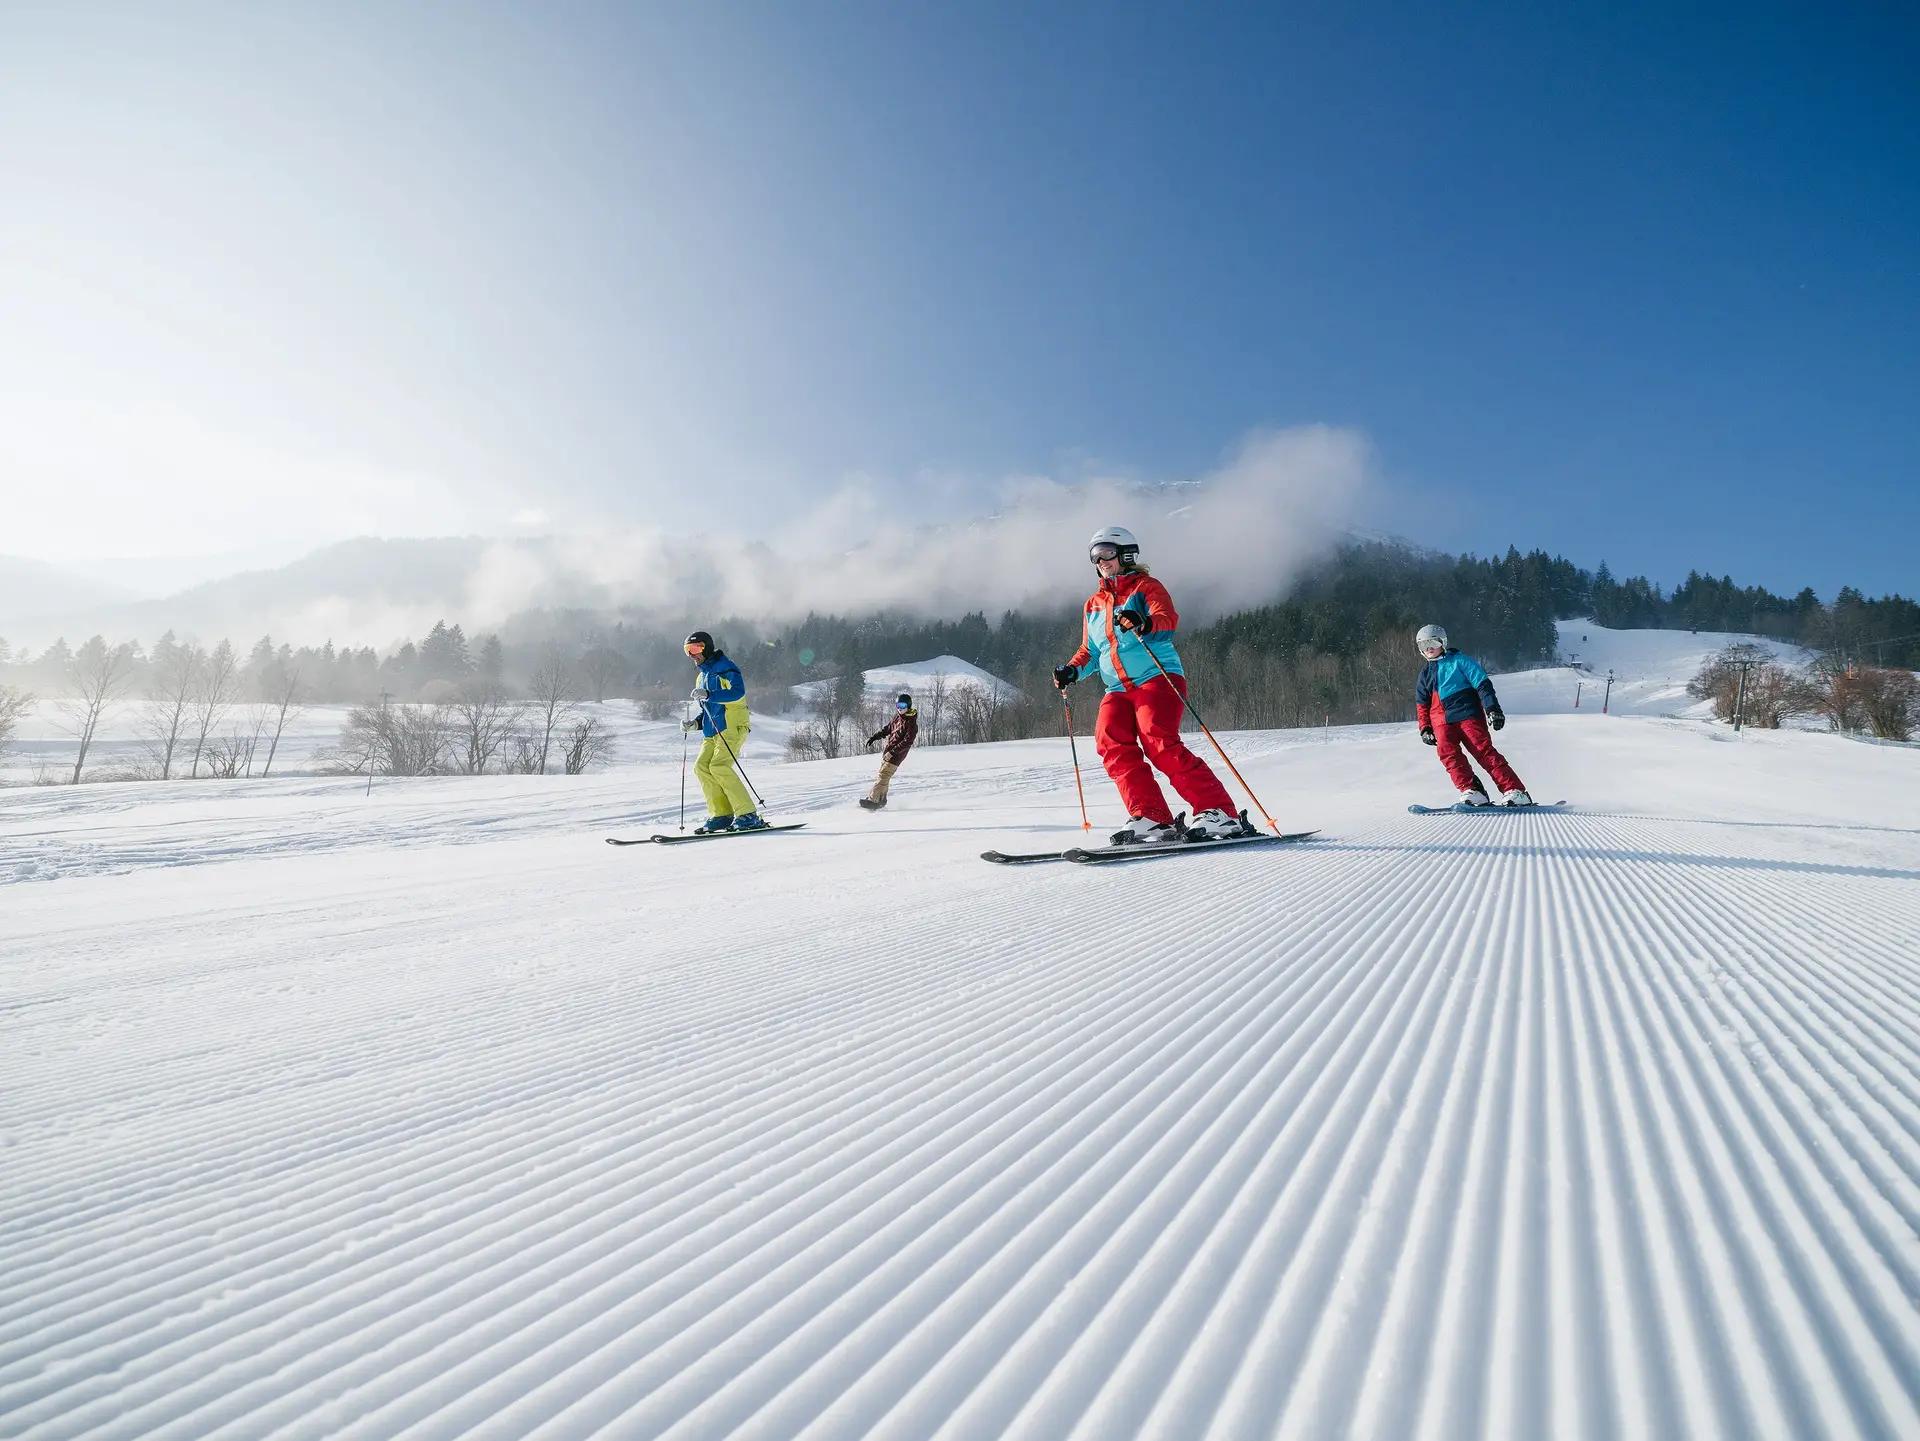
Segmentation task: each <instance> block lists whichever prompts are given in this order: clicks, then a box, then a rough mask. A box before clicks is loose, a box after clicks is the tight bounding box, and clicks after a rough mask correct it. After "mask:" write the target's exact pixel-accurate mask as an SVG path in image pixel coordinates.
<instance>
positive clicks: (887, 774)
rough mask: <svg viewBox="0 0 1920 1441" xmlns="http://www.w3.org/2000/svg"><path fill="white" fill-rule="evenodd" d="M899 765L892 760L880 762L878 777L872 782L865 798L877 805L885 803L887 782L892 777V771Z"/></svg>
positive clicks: (897, 768)
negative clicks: (871, 787) (871, 786)
mask: <svg viewBox="0 0 1920 1441" xmlns="http://www.w3.org/2000/svg"><path fill="white" fill-rule="evenodd" d="M899 769H900V767H899V766H897V765H895V764H894V763H893V762H892V761H881V762H880V779H879V780H877V781H875V782H874V783H873V789H872V790H870V791H868V792H867V799H868V800H870V801H872V802H873V803H874V804H875V805H877V806H883V805H885V804H886V803H887V782H889V781H891V780H892V779H893V773H894V772H895V771H897V770H899Z"/></svg>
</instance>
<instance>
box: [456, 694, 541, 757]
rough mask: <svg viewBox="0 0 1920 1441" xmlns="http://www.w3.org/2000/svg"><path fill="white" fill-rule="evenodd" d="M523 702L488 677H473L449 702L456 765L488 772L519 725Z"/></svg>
mask: <svg viewBox="0 0 1920 1441" xmlns="http://www.w3.org/2000/svg"><path fill="white" fill-rule="evenodd" d="M522 709H523V708H522V707H521V705H520V704H519V703H518V702H517V701H515V700H513V699H512V698H511V697H510V696H508V694H507V692H506V691H505V690H504V689H503V688H502V687H501V686H499V685H497V684H495V683H494V682H492V681H489V680H477V681H470V682H469V683H468V684H466V685H465V686H463V687H461V690H460V695H459V697H458V698H457V699H456V700H454V701H452V702H450V703H449V704H448V706H447V717H448V723H449V725H450V727H451V730H452V736H453V741H452V750H453V759H454V764H455V766H456V768H457V769H459V770H461V771H463V772H464V773H466V774H467V775H470V776H477V775H485V774H486V770H487V767H488V766H490V765H492V764H493V762H494V759H495V757H497V756H499V755H501V754H502V752H503V751H504V750H505V748H506V747H507V745H508V743H509V742H510V741H511V740H512V739H513V737H514V735H515V733H516V732H517V731H518V730H519V728H520V718H521V714H522Z"/></svg>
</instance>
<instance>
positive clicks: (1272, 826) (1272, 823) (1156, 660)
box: [1140, 636, 1280, 836]
mask: <svg viewBox="0 0 1920 1441" xmlns="http://www.w3.org/2000/svg"><path fill="white" fill-rule="evenodd" d="M1140 648H1141V649H1142V650H1144V651H1145V652H1146V653H1147V658H1148V659H1149V660H1151V661H1152V662H1153V668H1154V669H1155V670H1157V671H1159V672H1160V675H1161V678H1162V679H1163V680H1165V681H1166V683H1167V684H1168V685H1170V686H1173V693H1174V694H1175V695H1177V696H1179V697H1180V704H1181V705H1183V706H1185V707H1186V708H1187V709H1188V710H1189V711H1191V712H1192V713H1193V718H1194V720H1195V721H1196V722H1198V723H1199V726H1200V733H1201V734H1202V735H1204V736H1205V737H1206V738H1207V739H1208V740H1210V741H1213V748H1214V749H1215V750H1216V751H1219V752H1220V759H1221V760H1223V761H1226V765H1227V769H1228V770H1230V771H1232V772H1233V778H1234V779H1235V780H1237V781H1239V782H1240V789H1241V790H1243V791H1245V792H1246V793H1247V795H1248V796H1249V797H1250V798H1251V799H1252V801H1253V806H1254V809H1255V810H1257V811H1259V812H1260V815H1261V817H1262V818H1263V819H1264V820H1265V821H1266V823H1267V828H1268V829H1269V830H1271V831H1272V832H1273V833H1274V834H1275V835H1276V836H1277V835H1279V834H1280V822H1278V821H1276V820H1275V819H1274V818H1273V817H1272V816H1270V815H1268V814H1267V808H1266V807H1265V806H1263V805H1261V804H1260V797H1258V796H1256V795H1254V794H1253V787H1252V786H1250V785H1248V784H1247V778H1246V777H1245V776H1243V775H1241V774H1240V771H1239V768H1238V767H1237V766H1235V765H1234V763H1233V762H1232V761H1230V760H1227V753H1226V751H1224V750H1221V747H1220V742H1219V741H1217V740H1214V739H1213V732H1212V731H1210V730H1208V729H1207V723H1206V721H1205V720H1204V719H1202V717H1201V715H1200V712H1199V711H1197V710H1195V709H1194V705H1193V702H1192V701H1190V700H1188V699H1187V698H1186V696H1185V695H1184V694H1182V693H1181V690H1180V687H1179V686H1177V685H1173V677H1172V676H1170V675H1168V674H1167V668H1166V667H1165V666H1163V665H1161V664H1160V657H1159V656H1157V655H1155V654H1154V653H1153V647H1152V646H1150V645H1148V644H1147V641H1146V637H1145V636H1142V637H1140Z"/></svg>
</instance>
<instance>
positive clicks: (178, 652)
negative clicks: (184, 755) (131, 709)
mask: <svg viewBox="0 0 1920 1441" xmlns="http://www.w3.org/2000/svg"><path fill="white" fill-rule="evenodd" d="M206 658H207V657H206V652H205V651H203V650H201V649H200V648H199V647H198V646H196V645H192V644H188V645H176V644H174V643H172V640H171V633H169V635H168V636H166V637H163V638H162V640H161V643H160V644H159V645H157V646H155V647H154V653H153V666H152V670H151V673H150V674H149V676H148V680H147V703H146V705H145V706H144V707H142V712H141V736H140V743H141V745H142V747H143V748H144V749H145V750H146V752H147V754H148V756H150V757H151V758H152V761H153V764H154V765H155V766H157V767H158V768H159V771H160V779H161V780H163V781H164V780H170V779H171V778H172V776H173V762H174V760H175V758H176V757H177V756H178V754H179V750H180V744H181V742H182V741H184V740H185V739H186V736H187V729H188V726H189V724H190V722H191V719H192V715H193V701H194V695H195V692H196V690H197V688H198V686H199V684H200V668H201V666H202V665H203V664H204V663H205V661H206Z"/></svg>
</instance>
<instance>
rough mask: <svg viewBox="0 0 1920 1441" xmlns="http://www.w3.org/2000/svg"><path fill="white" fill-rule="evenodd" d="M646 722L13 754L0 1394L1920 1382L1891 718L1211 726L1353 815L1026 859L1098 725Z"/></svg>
mask: <svg viewBox="0 0 1920 1441" xmlns="http://www.w3.org/2000/svg"><path fill="white" fill-rule="evenodd" d="M1588 633H1589V634H1591V632H1590V631H1589V632H1588ZM1690 639H1691V638H1690ZM1700 639H1701V640H1702V641H1705V640H1706V639H1707V638H1704V637H1702V638H1700ZM1540 674H1545V673H1544V672H1543V673H1540ZM1524 679H1525V678H1524V677H1497V678H1496V684H1497V685H1499V686H1500V688H1501V690H1502V692H1503V695H1505V694H1507V693H1509V690H1510V687H1512V686H1513V685H1514V683H1515V682H1517V681H1521V680H1524ZM1569 705H1570V699H1569ZM631 724H632V734H631V737H630V742H631V743H630V745H629V747H628V751H627V761H626V764H625V765H624V766H623V768H622V769H620V770H617V771H614V772H610V773H606V774H602V775H594V776H585V777H560V776H549V777H484V778H475V779H461V778H443V779H432V780H414V781H401V780H377V781H376V782H375V783H374V785H373V787H372V791H371V794H368V793H367V790H366V786H365V782H364V781H363V780H355V779H352V778H340V779H330V778H322V777H298V776H291V777H288V778H285V779H274V780H271V781H266V782H257V781H256V782H253V783H222V782H200V783H185V784H173V785H167V786H157V785H99V786H82V787H77V788H19V789H13V790H9V791H6V792H4V793H0V898H3V899H0V956H3V957H4V963H3V964H0V1155H3V1156H4V1158H5V1159H4V1164H0V1417H4V1418H5V1424H4V1426H3V1427H0V1431H4V1432H5V1434H7V1435H10V1436H22V1437H35V1438H39V1437H68V1436H99V1437H122V1436H124V1437H134V1436H138V1437H143V1438H144V1437H195V1438H201V1437H228V1436H230V1437H247V1438H257V1437H269V1436H272V1437H297V1436H321V1435H326V1436H341V1437H386V1436H397V1435H407V1436H419V1437H441V1436H453V1435H478V1436H502V1437H504V1436H514V1437H521V1436H551V1437H559V1436H583V1435H587V1434H596V1433H603V1434H607V1435H619V1436H647V1437H656V1436H659V1437H668V1436H672V1437H714V1436H738V1437H793V1436H814V1437H846V1436H876V1437H916V1438H918V1437H929V1436H954V1437H972V1436H1000V1435H1007V1436H1022V1437H1039V1438H1062V1437H1077V1436H1084V1437H1100V1438H1105V1437H1116V1436H1136V1435H1138V1436H1165V1437H1201V1436H1222V1437H1242V1436H1260V1437H1267V1436H1299V1437H1323V1436H1347V1435H1351V1436H1367V1437H1374V1436H1378V1437H1436V1438H1438V1437H1455V1436H1481V1435H1485V1436H1506V1437H1543V1436H1553V1437H1575V1438H1578V1437H1596V1438H1597V1437H1615V1436H1686V1437H1690V1438H1691V1437H1715V1436H1726V1437H1741V1438H1747V1437H1783V1438H1784V1437H1796V1438H1797V1437H1811V1436H1888V1437H1891V1436H1912V1435H1916V1434H1920V1309H1916V1305H1915V1297H1916V1296H1920V1234H1917V1231H1916V1228H1917V1227H1920V1069H1917V1063H1920V942H1916V939H1915V937H1916V936H1920V822H1916V820H1915V817H1916V816H1920V755H1916V753H1915V752H1914V751H1912V750H1907V749H1899V748H1891V747H1871V746H1861V745H1856V744H1853V743H1851V742H1849V741H1846V740H1844V739H1841V738H1837V737H1830V736H1825V735H1817V734H1808V733H1794V732H1755V731H1748V732H1746V733H1744V734H1742V735H1739V736H1737V737H1736V736H1734V735H1733V734H1732V733H1731V732H1730V731H1729V730H1728V729H1727V728H1726V727H1724V726H1710V725H1707V724H1704V723H1701V722H1698V721H1695V720H1689V719H1684V718H1678V717H1672V716H1658V715H1632V714H1627V715H1620V714H1615V715H1608V716H1600V715H1598V714H1597V713H1593V712H1590V711H1588V710H1587V709H1586V708H1585V707H1584V706H1583V708H1582V710H1581V711H1580V712H1578V713H1575V712H1573V711H1571V710H1570V709H1568V710H1561V711H1557V712H1556V713H1552V714H1539V715H1523V714H1516V719H1515V720H1514V723H1513V724H1511V725H1509V726H1508V728H1507V729H1506V730H1505V731H1504V732H1503V733H1502V734H1501V736H1500V744H1501V745H1502V746H1503V748H1505V749H1506V750H1507V752H1508V754H1509V756H1510V757H1511V758H1512V759H1513V761H1514V763H1515V764H1516V766H1517V768H1518V769H1519V771H1520V773H1521V775H1522V776H1523V777H1524V778H1525V779H1526V780H1527V781H1528V783H1529V784H1530V785H1531V786H1532V787H1533V788H1534V791H1535V794H1537V795H1539V796H1540V797H1541V798H1542V799H1559V798H1560V797H1562V796H1566V797H1569V798H1571V799H1572V801H1573V805H1572V806H1570V807H1569V808H1568V809H1567V810H1565V811H1559V812H1552V813H1534V814H1522V815H1502V816H1489V817H1481V816H1471V817H1462V816H1452V815H1445V816H1438V817H1414V816H1409V815H1408V814H1406V811H1405V806H1406V804H1407V803H1408V802H1409V801H1416V800H1417V801H1425V802H1442V801H1445V800H1446V799H1447V790H1446V787H1445V784H1444V780H1443V777H1442V775H1441V772H1440V770H1439V768H1438V766H1437V765H1436V764H1435V762H1434V760H1433V757H1432V753H1431V752H1430V751H1428V750H1427V749H1426V748H1425V747H1423V746H1421V745H1420V744H1419V742H1418V741H1417V739H1415V737H1414V735H1413V733H1412V727H1411V725H1400V726H1380V727H1357V728H1352V729H1347V730H1334V731H1332V732H1327V733H1323V732H1321V731H1318V730H1315V731H1312V732H1263V733H1254V734H1245V735H1237V736H1224V737H1222V739H1223V740H1224V741H1225V742H1226V743H1227V744H1228V746H1229V747H1230V748H1231V750H1232V752H1233V755H1234V758H1235V760H1236V762H1237V763H1238V764H1239V766H1240V769H1241V771H1242V773H1243V774H1244V775H1245V776H1246V778H1247V779H1248V781H1250V782H1251V783H1252V784H1253V786H1254V787H1255V789H1256V790H1257V791H1258V793H1259V795H1260V797H1261V799H1262V800H1263V801H1265V802H1266V804H1267V805H1268V806H1269V807H1270V808H1271V809H1272V811H1273V813H1274V815H1275V816H1276V818H1277V819H1279V820H1280V821H1281V823H1282V824H1283V825H1284V826H1285V827H1287V828H1296V827H1299V828H1305V827H1309V826H1317V827H1320V828H1321V832H1322V834H1321V837H1320V838H1319V839H1317V840H1315V841H1313V842H1309V843H1307V844H1304V845H1300V846H1295V847H1287V848H1274V849H1270V850H1268V849H1260V848H1252V849H1249V850H1245V851H1240V852H1227V853H1220V854H1215V855H1212V856H1207V855H1198V856H1194V857H1192V858H1188V859H1170V860H1167V861H1165V862H1161V863H1156V864H1154V865H1150V866H1142V867H1119V868H1114V869H1113V870H1095V869H1088V868H1081V867H1072V866H1066V865H1055V866H1039V867H1033V868H1029V869H1021V870H1008V869H1005V868H1001V867H995V866H989V865H986V864H984V863H982V862H981V861H980V860H979V859H978V853H979V852H980V851H983V850H986V849H989V848H998V849H1006V850H1029V849H1036V848H1039V847H1040V846H1044V845H1059V846H1066V845H1070V844H1077V843H1079V842H1080V840H1081V839H1082V834H1083V833H1082V831H1081V828H1080V822H1079V811H1078V805H1077V802H1076V800H1075V798H1074V786H1073V779H1072V775H1071V772H1070V771H1069V769H1068V767H1067V764H1066V750H1067V748H1066V745H1065V742H1064V740H1061V739H1052V740H1045V741H1027V742H1017V743H1012V744H1005V745H992V746H974V747H949V748H939V749H921V750H916V751H915V752H914V754H913V755H912V756H911V757H910V758H909V760H908V761H907V763H906V766H905V767H904V768H903V769H902V771H901V773H900V775H899V777H898V778H897V779H896V780H895V782H894V787H893V801H892V804H890V805H889V807H888V808H887V810H885V811H883V812H880V813H878V814H874V815H869V814H866V813H864V812H862V811H860V810H859V809H858V808H856V807H855V806H854V805H853V799H854V797H855V796H856V795H858V794H860V793H861V792H862V791H863V790H864V788H865V786H866V784H867V783H868V782H869V780H870V779H871V775H872V771H873V767H874V765H875V762H874V760H873V759H872V758H871V757H861V758H857V759H851V760H839V761H820V762H812V763H808V764H804V765H789V764H777V763H775V761H774V759H773V757H774V756H775V755H776V754H777V742H776V739H775V738H773V737H771V736H765V737H763V736H762V735H761V734H760V733H759V732H756V735H755V738H754V745H755V746H756V747H761V748H762V749H759V750H757V751H756V752H755V754H754V755H753V756H752V758H750V759H749V761H748V764H749V767H750V768H751V769H752V771H753V774H754V779H755V780H756V782H757V783H758V784H759V785H760V786H761V788H762V789H763V790H764V791H765V792H766V793H767V796H768V800H769V802H770V810H771V811H772V813H773V814H774V815H775V816H776V817H777V818H778V819H783V820H804V821H806V822H807V829H805V830H803V831H799V832H795V833H792V834H789V835H781V836H765V837H755V838H751V839H745V840H740V841H737V842H732V841H722V842H715V843H711V844H704V845H699V846H686V847H674V848H666V847H652V846H642V847H634V848H626V849H617V848H614V847H611V846H607V845H605V844H603V843H602V837H603V836H605V835H608V834H615V833H618V834H645V833H648V832H650V831H653V830H658V829H662V828H664V829H666V830H667V831H672V830H673V829H674V827H675V818H676V811H677V806H678V793H679V781H680V775H679V766H678V755H679V745H680V741H679V735H678V732H677V730H675V729H673V727H672V726H671V725H670V724H666V725H649V724H648V723H644V722H632V723H631ZM1081 754H1082V756H1083V758H1085V759H1087V760H1089V761H1090V760H1091V746H1088V745H1083V746H1082V747H1081ZM756 762H757V763H756ZM1086 779H1087V789H1088V796H1089V800H1090V802H1091V803H1092V805H1093V808H1094V817H1095V821H1096V824H1097V826H1099V827H1109V826H1111V825H1113V824H1115V823H1117V822H1118V821H1119V820H1120V819H1121V816H1120V814H1119V811H1118V807H1117V805H1116V803H1115V801H1114V799H1113V791H1112V788H1111V786H1110V785H1109V784H1108V783H1107V782H1106V781H1105V779H1104V777H1103V776H1100V775H1099V774H1098V772H1097V771H1094V772H1090V773H1089V774H1088V776H1087V777H1086Z"/></svg>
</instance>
